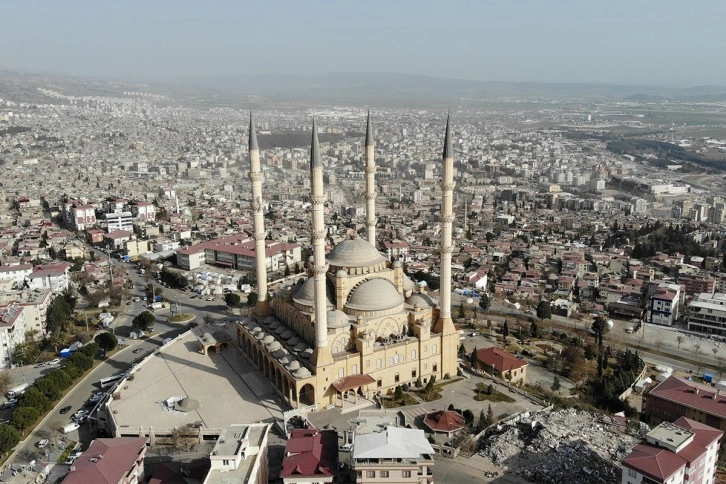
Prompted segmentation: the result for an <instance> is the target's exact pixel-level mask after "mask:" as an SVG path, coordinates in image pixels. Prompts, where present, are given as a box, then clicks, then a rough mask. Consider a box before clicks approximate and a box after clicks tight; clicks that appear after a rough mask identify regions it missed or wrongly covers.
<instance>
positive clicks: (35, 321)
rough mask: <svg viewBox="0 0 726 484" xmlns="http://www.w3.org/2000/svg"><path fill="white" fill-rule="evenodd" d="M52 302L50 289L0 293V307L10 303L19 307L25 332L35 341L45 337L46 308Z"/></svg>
mask: <svg viewBox="0 0 726 484" xmlns="http://www.w3.org/2000/svg"><path fill="white" fill-rule="evenodd" d="M52 301H53V293H52V292H51V290H50V289H34V290H28V289H23V290H20V291H12V292H0V306H7V305H8V304H12V303H14V304H16V305H18V306H20V307H21V308H22V309H23V318H24V320H25V332H26V333H29V334H32V335H33V339H36V340H37V339H40V338H42V337H43V336H44V335H45V323H46V317H47V314H48V306H50V303H51V302H52ZM26 336H27V334H26Z"/></svg>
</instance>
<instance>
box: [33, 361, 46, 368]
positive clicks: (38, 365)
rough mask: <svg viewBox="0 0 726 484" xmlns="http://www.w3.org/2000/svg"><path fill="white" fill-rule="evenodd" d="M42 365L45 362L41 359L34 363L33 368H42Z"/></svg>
mask: <svg viewBox="0 0 726 484" xmlns="http://www.w3.org/2000/svg"><path fill="white" fill-rule="evenodd" d="M44 366H45V363H44V362H42V361H41V362H40V363H38V364H37V365H35V366H34V367H33V368H43V367H44Z"/></svg>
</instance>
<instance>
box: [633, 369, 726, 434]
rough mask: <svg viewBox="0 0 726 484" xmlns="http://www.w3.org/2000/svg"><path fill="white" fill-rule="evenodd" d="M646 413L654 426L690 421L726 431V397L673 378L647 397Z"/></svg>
mask: <svg viewBox="0 0 726 484" xmlns="http://www.w3.org/2000/svg"><path fill="white" fill-rule="evenodd" d="M642 413H643V416H644V417H645V421H646V423H648V424H649V425H651V426H654V425H658V424H660V423H661V422H674V421H676V420H677V419H679V418H681V417H686V418H688V419H691V420H695V421H696V422H701V423H703V424H706V425H708V426H710V427H713V428H715V429H718V430H726V395H722V394H721V393H720V392H719V390H717V389H716V388H713V387H712V386H710V385H704V384H702V383H697V382H693V381H688V380H686V379H683V378H678V377H675V376H670V377H668V378H666V379H665V380H663V381H662V382H660V383H659V384H657V385H656V386H654V387H652V388H650V389H648V390H646V391H645V392H644V393H643V410H642Z"/></svg>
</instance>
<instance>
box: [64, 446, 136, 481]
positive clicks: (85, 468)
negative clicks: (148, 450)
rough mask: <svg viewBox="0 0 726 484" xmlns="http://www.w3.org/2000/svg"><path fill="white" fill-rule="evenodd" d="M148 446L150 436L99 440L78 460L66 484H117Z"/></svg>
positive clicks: (66, 479) (67, 477)
mask: <svg viewBox="0 0 726 484" xmlns="http://www.w3.org/2000/svg"><path fill="white" fill-rule="evenodd" d="M145 446H146V437H118V438H115V439H96V440H94V441H93V442H91V445H90V446H89V447H88V450H86V451H85V452H84V453H83V454H82V455H81V456H80V457H79V458H78V459H77V460H76V462H75V463H74V464H73V467H72V469H73V470H71V471H70V472H69V473H68V475H67V476H66V478H65V479H63V482H64V483H66V484H88V483H89V482H93V483H94V484H105V483H113V484H116V483H118V482H119V481H120V480H121V478H122V477H123V476H124V475H125V474H126V473H127V472H129V471H130V470H131V468H132V467H133V466H134V463H135V462H136V460H137V459H138V458H139V454H140V453H141V451H142V450H143V449H144V447H145ZM142 465H143V464H142Z"/></svg>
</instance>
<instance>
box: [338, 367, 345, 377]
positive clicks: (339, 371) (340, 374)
mask: <svg viewBox="0 0 726 484" xmlns="http://www.w3.org/2000/svg"><path fill="white" fill-rule="evenodd" d="M344 376H345V368H338V378H343V377H344Z"/></svg>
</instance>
